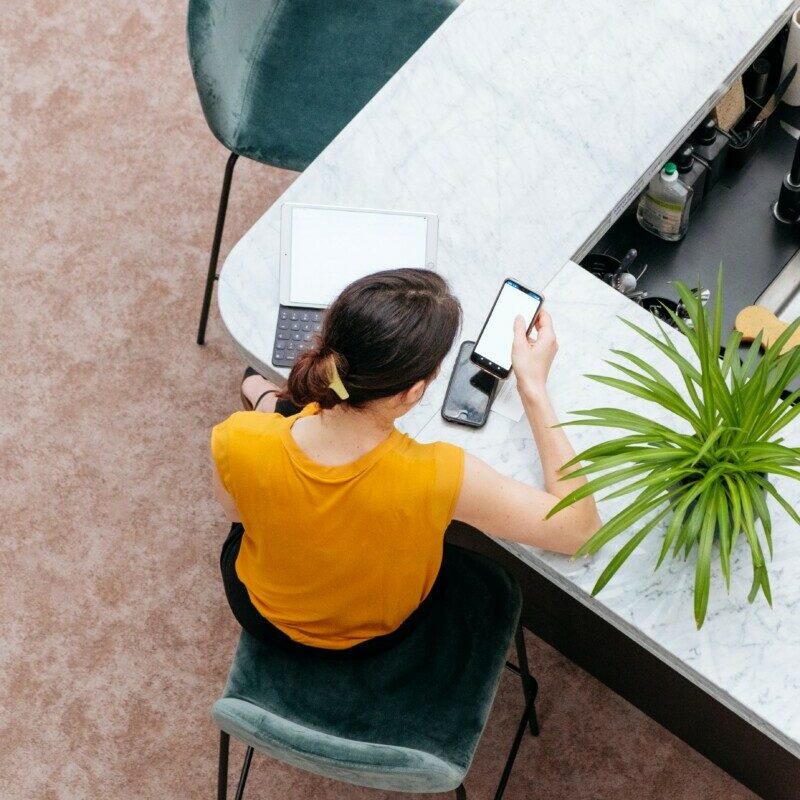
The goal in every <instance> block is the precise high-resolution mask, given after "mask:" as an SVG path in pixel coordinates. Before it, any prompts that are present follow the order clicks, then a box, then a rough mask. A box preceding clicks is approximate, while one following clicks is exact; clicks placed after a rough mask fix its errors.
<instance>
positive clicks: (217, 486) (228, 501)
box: [211, 461, 240, 522]
mask: <svg viewBox="0 0 800 800" xmlns="http://www.w3.org/2000/svg"><path fill="white" fill-rule="evenodd" d="M211 476H212V477H211V485H212V488H213V490H214V497H216V498H217V501H218V502H219V504H220V505H221V506H222V508H223V509H224V511H225V514H226V515H227V517H228V519H229V520H230V521H231V522H239V521H240V520H239V512H238V511H237V510H236V503H234V502H233V498H232V497H231V496H230V495H229V494H228V491H227V490H226V489H225V487H224V486H223V485H222V480H221V478H220V477H219V472H218V471H217V465H216V464H215V463H214V462H213V461H212V462H211Z"/></svg>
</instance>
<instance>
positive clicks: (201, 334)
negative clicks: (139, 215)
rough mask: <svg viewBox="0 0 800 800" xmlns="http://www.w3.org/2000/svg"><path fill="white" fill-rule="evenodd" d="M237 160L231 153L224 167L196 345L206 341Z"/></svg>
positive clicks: (235, 155) (236, 156)
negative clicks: (212, 295) (220, 248)
mask: <svg viewBox="0 0 800 800" xmlns="http://www.w3.org/2000/svg"><path fill="white" fill-rule="evenodd" d="M238 158H239V156H238V155H237V154H236V153H231V154H230V157H229V158H228V163H227V164H226V165H225V177H224V178H223V180H222V194H221V195H220V198H219V209H218V210H217V227H216V230H215V231H214V242H213V244H212V245H211V258H210V259H209V262H208V274H207V275H206V290H205V294H203V307H202V309H201V311H200V326H199V327H198V329H197V344H204V343H205V340H206V325H207V323H208V312H209V309H210V308H211V294H212V293H213V291H214V281H215V280H216V279H217V261H218V260H219V246H220V244H221V243H222V230H223V228H224V227H225V215H226V214H227V212H228V195H229V194H230V193H231V181H232V180H233V168H234V167H235V166H236V161H237V159H238Z"/></svg>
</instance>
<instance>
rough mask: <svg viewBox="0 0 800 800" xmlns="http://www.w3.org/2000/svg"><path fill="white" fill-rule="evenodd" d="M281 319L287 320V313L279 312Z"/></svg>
mask: <svg viewBox="0 0 800 800" xmlns="http://www.w3.org/2000/svg"><path fill="white" fill-rule="evenodd" d="M281 319H289V312H288V311H281Z"/></svg>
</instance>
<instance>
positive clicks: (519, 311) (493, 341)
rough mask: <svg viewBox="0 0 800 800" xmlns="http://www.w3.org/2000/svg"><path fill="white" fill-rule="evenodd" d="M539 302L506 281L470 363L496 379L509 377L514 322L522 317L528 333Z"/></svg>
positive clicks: (534, 294) (536, 295)
mask: <svg viewBox="0 0 800 800" xmlns="http://www.w3.org/2000/svg"><path fill="white" fill-rule="evenodd" d="M543 302H544V297H543V296H542V295H541V294H539V292H534V291H533V289H526V288H525V287H524V286H523V285H522V284H521V283H520V282H519V281H515V280H513V279H512V278H506V279H505V280H504V281H503V285H502V286H501V287H500V291H499V292H498V293H497V297H496V298H495V301H494V303H493V304H492V310H491V311H490V312H489V316H488V317H487V318H486V322H484V323H483V328H481V332H480V335H479V336H478V341H477V342H476V344H475V349H474V350H473V353H472V356H471V359H472V363H473V364H475V365H477V366H478V367H480V368H481V369H483V370H486V372H488V373H489V374H490V375H494V376H495V377H496V378H502V379H505V378H507V377H508V376H509V374H510V373H511V347H512V345H513V344H514V320H515V319H516V318H517V316H519V315H522V317H523V319H524V320H525V322H526V324H527V331H528V333H530V331H531V328H532V327H533V323H534V322H535V321H536V317H537V315H538V314H539V311H540V310H541V308H542V303H543Z"/></svg>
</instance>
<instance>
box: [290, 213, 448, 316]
mask: <svg viewBox="0 0 800 800" xmlns="http://www.w3.org/2000/svg"><path fill="white" fill-rule="evenodd" d="M438 229H439V219H438V217H437V216H436V214H428V213H423V212H417V211H380V210H376V209H366V208H341V207H336V206H315V205H305V204H299V203H284V205H283V207H282V209H281V261H280V302H281V305H284V306H299V307H301V308H327V306H329V305H330V304H331V302H332V301H333V300H334V299H335V298H336V297H337V295H338V294H339V293H340V292H341V291H342V289H344V287H345V286H347V285H348V284H349V283H351V282H352V281H354V280H356V279H357V278H361V277H363V276H364V275H369V274H370V273H372V272H378V271H379V270H383V269H397V268H399V267H418V268H423V267H424V268H427V269H435V268H436V246H437V238H438Z"/></svg>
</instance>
